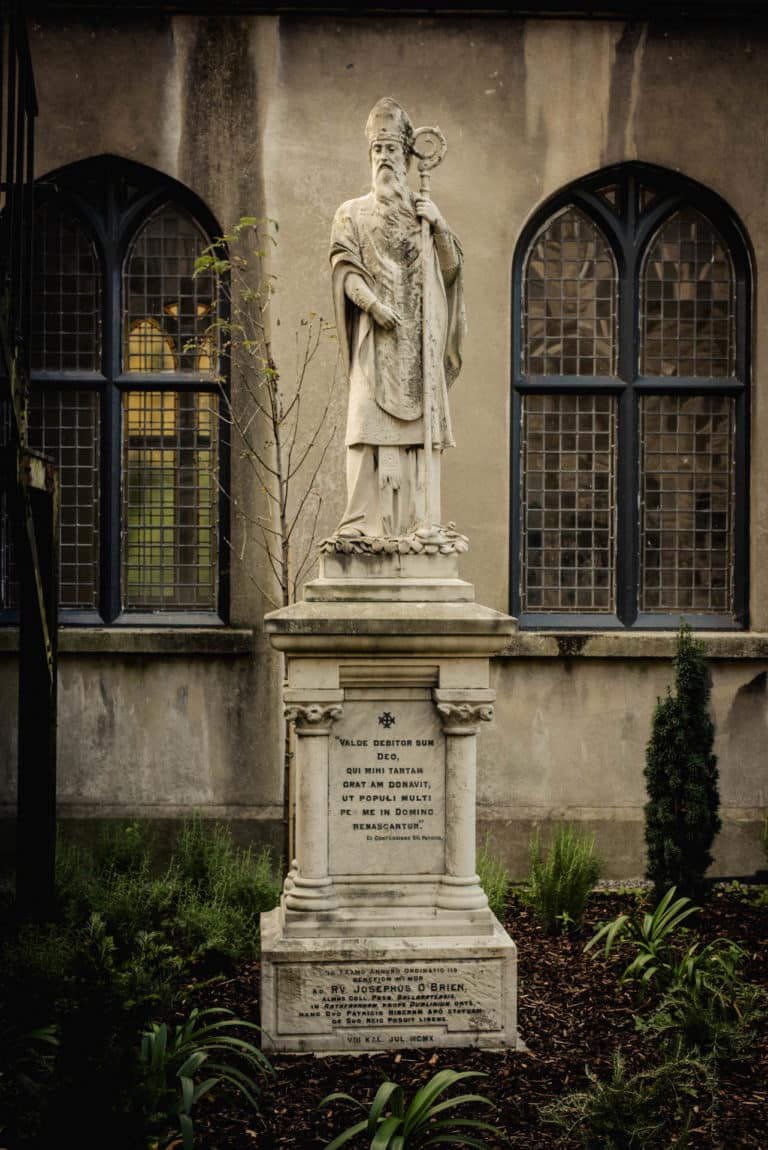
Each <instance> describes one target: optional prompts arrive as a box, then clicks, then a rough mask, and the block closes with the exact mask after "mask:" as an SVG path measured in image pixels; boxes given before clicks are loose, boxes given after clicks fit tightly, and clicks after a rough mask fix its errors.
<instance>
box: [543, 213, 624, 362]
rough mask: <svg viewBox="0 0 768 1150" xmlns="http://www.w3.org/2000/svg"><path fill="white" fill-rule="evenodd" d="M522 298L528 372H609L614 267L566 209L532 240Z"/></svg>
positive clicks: (595, 237)
mask: <svg viewBox="0 0 768 1150" xmlns="http://www.w3.org/2000/svg"><path fill="white" fill-rule="evenodd" d="M523 294H524V302H523V306H524V317H523V322H524V325H525V326H524V331H525V340H524V343H523V356H524V370H525V372H526V373H527V374H530V375H584V376H595V375H601V376H604V375H613V374H615V370H616V297H617V275H616V262H615V260H614V258H613V253H612V252H611V249H610V247H609V245H608V243H607V241H606V239H605V238H604V236H603V235H602V233H601V232H600V231H599V230H598V228H597V227H596V226H595V224H593V223H592V221H591V220H589V219H588V218H587V217H586V216H585V215H584V213H583V212H580V211H579V210H578V209H577V208H573V207H570V208H566V209H565V210H564V211H562V212H561V213H560V214H559V215H557V216H555V217H554V219H552V220H550V221H549V222H548V223H547V225H546V227H545V228H543V229H542V231H540V232H539V234H538V235H537V236H536V238H535V240H534V241H533V243H532V244H531V248H530V251H529V253H528V258H527V260H526V266H525V275H524V287H523Z"/></svg>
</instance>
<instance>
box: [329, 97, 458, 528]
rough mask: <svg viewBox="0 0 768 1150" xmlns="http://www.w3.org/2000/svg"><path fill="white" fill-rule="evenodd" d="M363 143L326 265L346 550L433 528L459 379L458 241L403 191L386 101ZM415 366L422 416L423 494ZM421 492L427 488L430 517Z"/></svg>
mask: <svg viewBox="0 0 768 1150" xmlns="http://www.w3.org/2000/svg"><path fill="white" fill-rule="evenodd" d="M365 131H366V136H367V139H368V153H369V157H370V162H371V179H372V186H371V191H370V192H368V194H367V195H365V196H361V197H360V198H359V199H355V200H347V202H346V203H344V204H342V205H341V207H340V208H339V209H338V211H337V212H336V216H335V218H334V221H333V229H332V233H331V253H330V255H331V267H332V271H333V294H334V307H335V313H336V325H337V327H338V333H339V340H340V343H341V348H342V353H343V357H344V362H345V365H346V368H347V373H348V377H349V409H348V416H347V432H346V447H347V507H346V510H345V512H344V516H343V518H342V521H341V523H340V524H339V527H338V528H337V532H336V534H337V536H342V537H344V538H347V539H349V540H354V539H360V538H363V537H365V538H373V539H377V538H382V537H388V538H393V537H402V536H407V535H411V534H412V533H413V532H414V531H416V530H417V529H421V530H422V531H424V530H426V531H429V530H430V529H432V528H433V527H434V526H435V525H439V523H440V457H441V454H442V452H443V450H444V449H445V448H446V447H452V446H454V438H453V431H452V428H451V418H450V412H449V409H448V388H449V387H450V385H451V384H452V383H453V381H454V379H455V378H456V376H457V375H458V373H459V369H460V367H461V342H462V336H463V333H464V307H463V294H462V253H461V248H460V246H459V243H458V240H457V239H456V237H455V236H454V235H453V233H452V232H451V230H450V229H449V227H448V225H447V224H446V222H445V220H444V219H443V217H442V215H441V214H440V210H439V208H438V207H437V205H436V204H435V203H434V201H433V200H432V199H430V198H429V197H428V196H426V195H423V194H418V193H414V192H413V191H412V190H411V188H410V187H409V184H408V168H409V165H410V162H411V158H412V155H413V144H414V128H413V125H412V123H411V121H410V119H409V118H408V116H407V114H406V113H405V111H404V110H403V109H402V108H401V107H400V105H399V104H398V103H397V101H396V100H393V99H391V98H390V97H386V98H385V99H383V100H379V102H378V103H377V104H376V105H375V107H374V108H373V109H372V111H371V114H370V116H369V117H368V122H367V124H366V128H365ZM423 221H427V222H428V225H429V227H428V228H427V227H426V225H424V223H423ZM425 234H426V236H427V237H428V239H427V251H426V257H425V258H423V256H422V251H423V241H424V236H425ZM425 278H426V279H427V281H428V282H427V283H426V285H425V282H424V281H425ZM425 286H426V289H427V290H426V291H425ZM425 299H426V301H427V304H426V310H425V307H424V301H425ZM425 359H426V360H427V363H426V370H428V371H429V372H430V384H429V407H430V408H431V416H432V419H431V448H430V451H429V454H430V456H431V460H430V463H431V468H432V472H431V476H430V479H429V481H428V483H425V475H424V469H425V462H426V461H425V452H424V443H425V426H424V375H425ZM428 438H429V437H428ZM425 486H430V487H431V491H430V503H431V510H430V511H427V509H426V506H425ZM427 519H429V522H427Z"/></svg>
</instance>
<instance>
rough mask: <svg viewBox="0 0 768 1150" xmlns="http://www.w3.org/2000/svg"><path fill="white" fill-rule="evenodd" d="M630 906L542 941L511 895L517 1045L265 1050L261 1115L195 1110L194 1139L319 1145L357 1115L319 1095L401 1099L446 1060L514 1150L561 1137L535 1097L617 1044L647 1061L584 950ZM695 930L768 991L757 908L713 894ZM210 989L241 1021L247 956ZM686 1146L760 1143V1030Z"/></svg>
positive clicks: (253, 996) (767, 1097) (252, 969)
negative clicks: (476, 1076) (334, 1052)
mask: <svg viewBox="0 0 768 1150" xmlns="http://www.w3.org/2000/svg"><path fill="white" fill-rule="evenodd" d="M632 906H633V900H632V897H631V896H630V895H627V894H622V893H615V892H610V893H595V894H594V895H593V896H592V898H591V901H590V907H589V910H588V914H587V919H586V922H585V924H584V926H583V928H582V930H581V931H580V932H579V933H578V934H577V935H573V936H565V937H558V938H554V939H553V938H549V937H547V936H546V935H544V934H543V933H542V931H541V929H540V928H539V927H538V925H537V924H536V922H535V921H534V920H533V917H532V914H531V912H530V910H529V909H528V908H527V907H526V906H525V904H523V903H522V902H521V901H520V899H519V898H518V897H516V896H513V897H512V900H511V902H510V905H509V910H508V915H507V921H506V926H507V929H508V931H509V933H510V935H511V936H512V938H513V939H514V940H515V942H516V943H517V946H518V963H519V1004H518V1022H519V1029H520V1033H521V1035H522V1037H523V1039H524V1041H525V1043H526V1045H527V1047H528V1051H527V1052H526V1053H506V1054H499V1053H490V1052H488V1053H484V1052H482V1051H473V1050H455V1049H451V1050H423V1051H421V1050H413V1051H403V1052H399V1053H397V1054H395V1053H392V1054H376V1055H369V1056H366V1055H362V1056H357V1057H347V1056H334V1057H314V1056H293V1057H280V1058H276V1059H275V1068H276V1071H277V1075H276V1078H275V1080H274V1083H273V1084H272V1085H270V1086H269V1087H268V1088H267V1090H266V1092H265V1094H264V1112H263V1115H262V1116H260V1117H257V1116H254V1115H253V1114H252V1113H248V1112H246V1111H243V1110H235V1109H218V1110H217V1111H216V1112H215V1113H213V1112H212V1113H211V1114H209V1115H203V1114H202V1113H201V1114H200V1115H199V1117H198V1119H197V1121H196V1123H195V1125H196V1134H197V1137H199V1138H200V1143H199V1144H200V1145H201V1146H204V1147H205V1148H206V1150H247V1148H257V1150H267V1148H271V1147H276V1148H277V1147H280V1148H286V1150H287V1148H293V1147H311V1148H317V1150H319V1148H320V1147H323V1146H324V1145H326V1143H327V1142H328V1141H329V1140H330V1139H331V1138H332V1137H333V1136H335V1134H337V1133H339V1132H340V1130H342V1129H343V1128H344V1127H345V1126H347V1125H348V1124H350V1123H351V1122H352V1121H353V1120H357V1117H359V1115H358V1116H357V1117H356V1116H355V1115H354V1113H353V1112H351V1111H349V1110H344V1109H342V1108H341V1107H339V1106H338V1104H337V1105H336V1106H335V1107H334V1108H325V1109H323V1110H322V1111H321V1110H319V1109H318V1103H319V1102H320V1100H321V1099H322V1098H323V1097H324V1096H325V1095H326V1094H328V1093H330V1092H332V1091H336V1090H343V1091H345V1092H347V1093H349V1094H352V1095H353V1096H355V1097H357V1098H361V1099H363V1098H367V1099H370V1098H372V1096H373V1093H374V1092H375V1090H376V1088H377V1086H378V1084H379V1083H380V1081H381V1077H382V1074H386V1075H388V1076H390V1077H392V1078H394V1079H396V1080H397V1081H398V1082H400V1083H401V1085H402V1086H403V1088H404V1089H405V1092H406V1096H407V1097H410V1095H411V1094H412V1093H413V1091H414V1090H415V1089H416V1088H417V1087H418V1086H419V1085H421V1084H422V1083H423V1082H424V1081H426V1080H427V1079H428V1078H430V1077H431V1076H432V1074H434V1073H435V1071H436V1070H438V1069H441V1068H443V1067H452V1068H454V1069H457V1070H480V1071H483V1072H484V1073H486V1074H487V1075H488V1077H487V1078H486V1079H485V1080H484V1081H481V1080H477V1081H478V1082H480V1085H479V1086H477V1085H473V1086H472V1088H473V1089H477V1090H478V1091H479V1092H480V1093H484V1094H485V1095H487V1096H488V1097H489V1098H491V1099H492V1100H493V1102H494V1103H495V1105H496V1111H495V1113H494V1114H493V1115H489V1118H490V1119H491V1120H492V1121H494V1122H495V1123H496V1124H497V1125H499V1126H500V1127H501V1128H502V1129H503V1130H504V1131H505V1133H506V1134H507V1135H508V1137H509V1142H510V1144H511V1145H512V1146H513V1147H515V1148H516V1150H542V1148H546V1147H554V1146H556V1145H561V1144H560V1143H558V1142H557V1138H556V1136H555V1133H554V1131H553V1128H552V1127H551V1126H546V1125H544V1124H543V1123H542V1122H541V1120H540V1117H539V1113H538V1106H539V1105H540V1104H542V1103H545V1102H548V1101H550V1100H551V1099H554V1098H558V1097H560V1096H562V1095H563V1094H564V1093H566V1092H568V1091H571V1090H576V1089H582V1088H584V1087H585V1085H586V1084H587V1079H586V1076H585V1064H588V1065H589V1066H590V1068H591V1069H592V1070H593V1071H595V1072H598V1073H600V1074H601V1075H602V1074H606V1075H607V1074H608V1072H609V1068H610V1064H611V1054H612V1052H613V1050H614V1049H615V1048H616V1047H617V1046H621V1047H622V1049H623V1050H624V1052H625V1054H626V1056H627V1062H628V1065H629V1067H630V1069H632V1070H635V1069H640V1068H641V1067H642V1066H643V1065H647V1064H648V1063H649V1061H652V1060H653V1057H654V1051H653V1045H652V1042H651V1040H649V1039H648V1038H643V1037H642V1036H641V1035H639V1034H637V1033H636V1032H635V1026H634V1020H633V1014H634V1012H635V1010H636V1006H635V1000H634V997H633V993H632V991H631V990H630V989H628V988H626V989H625V988H622V987H619V986H618V984H617V978H616V973H617V971H619V970H620V969H621V966H622V965H623V964H618V965H617V964H616V963H614V964H612V966H607V965H606V964H605V963H604V962H603V960H602V959H601V958H597V959H595V958H593V957H592V956H591V954H587V955H585V954H583V947H584V943H585V941H586V940H587V939H589V938H590V937H591V934H592V932H593V930H594V928H595V926H596V924H598V923H599V922H601V921H606V920H608V919H611V918H613V917H614V916H615V915H616V914H619V913H621V911H625V910H630V909H631V908H632ZM700 930H701V934H702V937H703V938H704V939H705V940H708V939H710V938H714V937H716V936H718V935H719V936H725V937H727V938H731V939H733V940H734V941H737V942H738V943H739V944H740V945H741V946H742V947H743V948H744V949H745V950H746V951H747V952H748V954H749V962H748V964H747V966H746V967H745V969H744V975H745V977H746V978H747V979H749V980H751V981H753V982H758V983H761V984H762V985H763V986H766V987H768V910H766V909H765V908H763V909H756V908H755V907H751V906H748V905H745V904H744V902H743V901H740V900H739V898H738V897H736V896H735V895H734V894H733V893H730V892H727V893H726V892H723V891H719V892H718V893H716V894H714V895H713V897H712V898H711V899H710V900H709V901H708V903H707V904H706V906H705V909H704V911H703V913H702V917H701V923H700ZM211 995H213V997H214V998H215V1000H216V1003H217V1004H218V1005H225V1006H228V1007H230V1008H231V1009H232V1010H234V1011H235V1012H236V1013H237V1014H238V1015H240V1016H241V1017H246V1018H248V1017H250V1018H254V1017H256V1016H257V1014H256V1012H257V1010H258V997H259V972H258V964H254V965H252V966H247V967H244V968H243V969H242V970H241V971H239V972H238V976H237V977H235V978H230V979H229V980H227V981H226V982H225V983H223V984H221V985H219V986H218V987H214V988H210V989H209V990H208V992H207V1002H206V1004H207V1005H212V1002H211ZM196 1144H197V1141H196ZM671 1145H672V1146H674V1140H673V1142H672V1144H671ZM687 1145H688V1146H689V1147H690V1150H711V1148H714V1147H722V1148H723V1150H740V1148H747V1147H749V1148H753V1150H768V1034H765V1033H763V1034H762V1035H761V1036H760V1037H759V1038H758V1041H757V1043H756V1045H755V1048H754V1049H753V1050H752V1051H751V1053H750V1056H749V1059H748V1060H746V1061H744V1062H741V1063H739V1064H736V1065H729V1066H726V1067H724V1068H722V1070H721V1074H720V1083H719V1091H718V1097H717V1099H716V1103H715V1106H714V1110H713V1111H709V1112H705V1110H704V1108H702V1113H701V1116H700V1118H699V1117H697V1119H696V1124H695V1130H694V1132H693V1136H692V1138H691V1141H690V1142H689V1143H688V1144H687Z"/></svg>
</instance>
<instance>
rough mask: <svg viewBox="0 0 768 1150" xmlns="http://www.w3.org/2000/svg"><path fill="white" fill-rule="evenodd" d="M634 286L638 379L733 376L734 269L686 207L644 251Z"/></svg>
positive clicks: (703, 222) (710, 231)
mask: <svg viewBox="0 0 768 1150" xmlns="http://www.w3.org/2000/svg"><path fill="white" fill-rule="evenodd" d="M641 282H642V301H641V330H642V341H641V349H640V372H641V374H642V375H663V376H670V377H673V376H697V377H709V378H711V377H720V376H730V375H733V374H734V371H735V358H736V336H735V323H734V320H735V282H734V274H733V265H732V262H731V257H730V253H729V251H728V249H727V247H726V246H725V244H724V243H723V241H722V239H721V238H720V236H719V235H718V233H717V232H716V231H715V229H714V228H713V226H712V224H711V223H710V222H709V220H708V219H706V217H705V216H703V215H702V214H701V213H700V212H698V211H695V210H694V209H693V208H684V209H682V210H681V211H679V212H675V214H674V215H673V216H672V217H671V219H669V220H668V221H667V222H666V223H665V224H664V225H663V226H662V228H661V229H660V230H659V232H658V234H657V236H656V238H655V239H654V241H653V242H652V244H651V245H650V248H649V250H648V254H647V256H646V258H645V262H644V265H643V272H642V277H641Z"/></svg>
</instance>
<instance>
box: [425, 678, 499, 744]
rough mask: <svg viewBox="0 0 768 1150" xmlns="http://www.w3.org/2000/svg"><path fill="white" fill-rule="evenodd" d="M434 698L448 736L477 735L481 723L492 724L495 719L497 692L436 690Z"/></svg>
mask: <svg viewBox="0 0 768 1150" xmlns="http://www.w3.org/2000/svg"><path fill="white" fill-rule="evenodd" d="M432 696H433V698H434V700H435V707H436V708H437V713H438V714H439V715H440V718H441V720H442V723H443V731H444V733H445V734H446V735H474V734H477V731H478V729H479V727H480V724H481V723H490V722H491V720H492V719H493V703H494V700H495V698H496V692H495V691H491V690H488V689H480V688H479V689H476V690H474V691H473V690H441V689H440V688H436V689H435V690H434V691H433V692H432Z"/></svg>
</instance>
